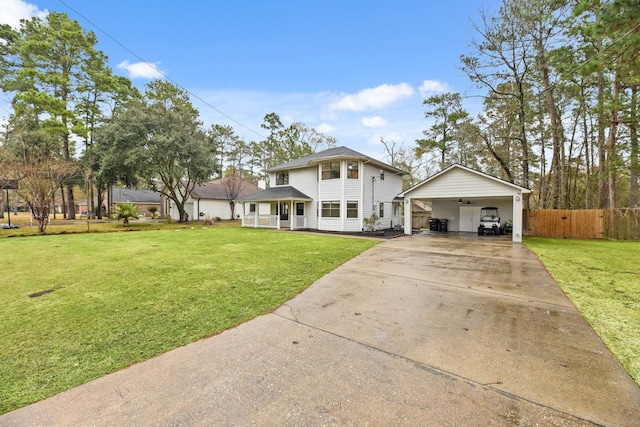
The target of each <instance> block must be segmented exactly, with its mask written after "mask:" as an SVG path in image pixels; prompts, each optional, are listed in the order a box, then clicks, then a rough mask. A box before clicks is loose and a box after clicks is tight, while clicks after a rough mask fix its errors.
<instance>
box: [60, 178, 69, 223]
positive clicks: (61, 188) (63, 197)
mask: <svg viewBox="0 0 640 427" xmlns="http://www.w3.org/2000/svg"><path fill="white" fill-rule="evenodd" d="M60 195H61V196H62V218H63V219H67V202H66V200H67V199H66V197H65V195H64V186H61V187H60Z"/></svg>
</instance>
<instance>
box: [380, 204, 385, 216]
mask: <svg viewBox="0 0 640 427" xmlns="http://www.w3.org/2000/svg"><path fill="white" fill-rule="evenodd" d="M380 218H384V202H380Z"/></svg>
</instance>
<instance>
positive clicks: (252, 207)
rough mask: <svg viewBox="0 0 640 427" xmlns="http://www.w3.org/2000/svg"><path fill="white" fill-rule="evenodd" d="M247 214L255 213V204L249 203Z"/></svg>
mask: <svg viewBox="0 0 640 427" xmlns="http://www.w3.org/2000/svg"><path fill="white" fill-rule="evenodd" d="M249 213H256V204H255V203H249Z"/></svg>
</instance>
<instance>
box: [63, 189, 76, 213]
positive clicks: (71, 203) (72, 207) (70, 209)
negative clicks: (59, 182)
mask: <svg viewBox="0 0 640 427" xmlns="http://www.w3.org/2000/svg"><path fill="white" fill-rule="evenodd" d="M65 190H66V194H67V219H76V202H75V200H73V184H67V185H66V186H65Z"/></svg>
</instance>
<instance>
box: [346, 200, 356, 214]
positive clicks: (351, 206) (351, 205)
mask: <svg viewBox="0 0 640 427" xmlns="http://www.w3.org/2000/svg"><path fill="white" fill-rule="evenodd" d="M347 218H358V202H357V201H352V202H349V201H348V202H347Z"/></svg>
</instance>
